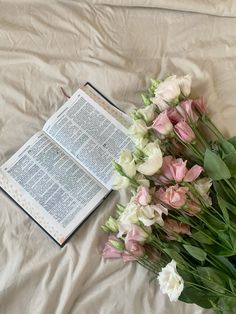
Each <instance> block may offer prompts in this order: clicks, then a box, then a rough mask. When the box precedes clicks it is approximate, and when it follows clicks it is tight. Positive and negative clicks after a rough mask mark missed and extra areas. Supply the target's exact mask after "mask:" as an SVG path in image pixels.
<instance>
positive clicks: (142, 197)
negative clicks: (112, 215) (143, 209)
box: [135, 186, 151, 206]
mask: <svg viewBox="0 0 236 314" xmlns="http://www.w3.org/2000/svg"><path fill="white" fill-rule="evenodd" d="M135 201H136V202H137V203H139V204H140V205H144V206H145V205H147V204H149V203H150V201H151V196H150V194H149V193H148V189H147V188H146V187H144V186H140V187H139V188H138V191H137V194H136V196H135Z"/></svg>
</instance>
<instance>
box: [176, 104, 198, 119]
mask: <svg viewBox="0 0 236 314" xmlns="http://www.w3.org/2000/svg"><path fill="white" fill-rule="evenodd" d="M192 103H193V100H192V99H187V100H185V101H183V102H181V103H180V104H179V105H178V106H177V107H176V110H177V111H178V112H179V113H180V114H181V116H182V117H183V119H184V120H187V121H190V122H197V120H198V115H197V113H196V112H195V111H194V109H193V108H194V107H193V105H192Z"/></svg>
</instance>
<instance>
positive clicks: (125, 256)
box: [122, 252, 136, 263]
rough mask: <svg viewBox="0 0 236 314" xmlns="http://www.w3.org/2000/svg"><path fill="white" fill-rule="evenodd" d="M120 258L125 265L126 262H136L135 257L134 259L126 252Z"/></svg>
mask: <svg viewBox="0 0 236 314" xmlns="http://www.w3.org/2000/svg"><path fill="white" fill-rule="evenodd" d="M122 258H123V261H124V262H125V263H127V262H133V261H135V260H136V257H135V256H134V255H131V254H130V253H128V252H124V253H123V254H122Z"/></svg>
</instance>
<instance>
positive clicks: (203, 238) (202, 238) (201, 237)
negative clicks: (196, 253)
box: [191, 231, 214, 244]
mask: <svg viewBox="0 0 236 314" xmlns="http://www.w3.org/2000/svg"><path fill="white" fill-rule="evenodd" d="M191 237H192V238H193V239H195V240H196V241H198V242H200V243H204V244H213V243H214V241H212V240H211V239H209V238H208V237H207V235H206V234H205V233H204V232H202V231H197V232H193V233H192V235H191Z"/></svg>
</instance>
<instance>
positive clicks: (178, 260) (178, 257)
mask: <svg viewBox="0 0 236 314" xmlns="http://www.w3.org/2000/svg"><path fill="white" fill-rule="evenodd" d="M164 251H165V252H166V254H168V255H169V256H170V257H171V258H172V259H173V260H175V261H176V263H177V264H178V266H179V267H181V266H182V265H186V261H185V260H184V259H183V257H182V256H181V255H180V254H179V253H177V252H176V251H175V250H174V249H168V248H166V249H164Z"/></svg>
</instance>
